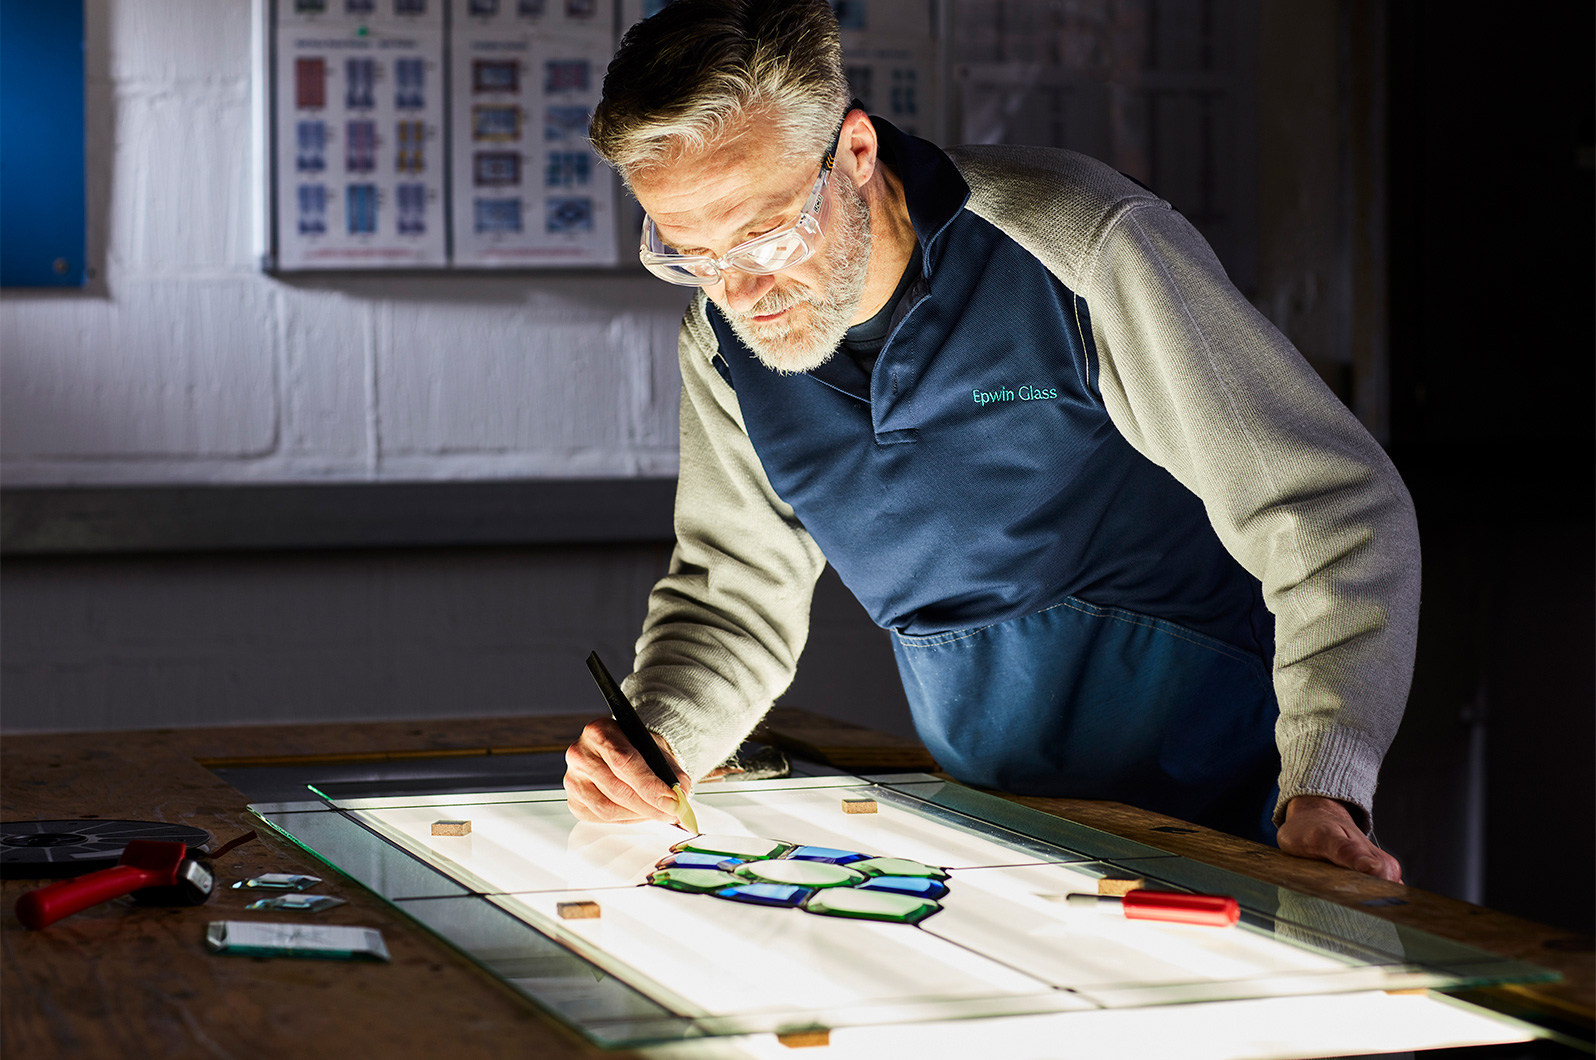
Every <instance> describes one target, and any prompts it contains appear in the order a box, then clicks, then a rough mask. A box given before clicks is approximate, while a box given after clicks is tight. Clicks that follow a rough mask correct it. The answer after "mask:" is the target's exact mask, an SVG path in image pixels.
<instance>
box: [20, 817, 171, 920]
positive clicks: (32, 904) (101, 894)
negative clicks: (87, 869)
mask: <svg viewBox="0 0 1596 1060" xmlns="http://www.w3.org/2000/svg"><path fill="white" fill-rule="evenodd" d="M187 854H188V847H187V846H185V845H184V844H182V843H170V842H166V841H164V840H159V839H134V840H131V841H129V843H128V845H127V847H126V848H125V849H124V850H123V851H122V858H121V860H120V861H119V862H118V863H117V864H116V865H113V866H112V867H110V868H108V869H101V870H100V871H99V872H91V873H89V874H88V875H86V876H79V877H78V878H77V879H75V880H63V881H62V882H60V883H54V884H51V885H50V886H48V887H41V888H40V889H39V890H37V891H28V892H27V893H26V894H24V895H23V896H22V897H20V898H18V899H17V919H18V920H20V921H22V923H23V924H25V925H26V926H28V927H30V928H33V929H34V930H38V929H39V928H43V927H48V926H49V925H51V924H53V923H55V922H56V921H57V920H60V919H61V918H62V917H68V916H71V915H72V914H73V913H81V912H82V911H83V910H85V909H87V908H89V907H90V906H92V905H99V904H100V903H101V902H109V901H110V900H111V899H113V898H120V897H122V895H124V894H132V893H133V892H134V891H139V890H143V889H144V888H146V887H171V886H174V885H175V884H176V883H177V870H178V867H179V866H181V865H182V864H183V858H184V857H186V856H187Z"/></svg>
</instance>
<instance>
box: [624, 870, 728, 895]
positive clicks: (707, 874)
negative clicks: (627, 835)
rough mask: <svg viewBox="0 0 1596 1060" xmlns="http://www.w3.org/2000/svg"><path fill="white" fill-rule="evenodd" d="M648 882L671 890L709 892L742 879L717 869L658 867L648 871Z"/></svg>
mask: <svg viewBox="0 0 1596 1060" xmlns="http://www.w3.org/2000/svg"><path fill="white" fill-rule="evenodd" d="M648 882H649V883H652V884H653V885H654V886H655V887H669V888H670V889H671V890H673V891H687V892H688V893H690V894H709V893H711V892H713V891H718V890H720V889H721V888H722V887H736V886H737V885H738V884H740V883H742V882H743V881H742V880H739V879H738V878H737V877H736V876H733V875H732V874H731V873H729V872H721V871H720V870H719V869H659V870H657V871H655V872H651V873H649V875H648Z"/></svg>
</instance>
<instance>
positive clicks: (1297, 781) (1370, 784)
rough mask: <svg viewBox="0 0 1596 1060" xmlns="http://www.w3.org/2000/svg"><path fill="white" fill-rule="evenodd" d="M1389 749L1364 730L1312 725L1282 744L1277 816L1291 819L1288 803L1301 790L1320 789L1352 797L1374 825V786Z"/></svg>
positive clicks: (1364, 824)
mask: <svg viewBox="0 0 1596 1060" xmlns="http://www.w3.org/2000/svg"><path fill="white" fill-rule="evenodd" d="M1383 757H1384V755H1383V754H1382V753H1381V752H1380V751H1379V750H1378V749H1377V748H1375V747H1374V746H1373V745H1372V744H1371V743H1370V742H1369V740H1368V739H1367V738H1366V737H1365V736H1363V734H1362V733H1359V732H1357V731H1356V730H1353V729H1343V728H1329V729H1322V730H1317V731H1310V732H1305V733H1303V734H1301V735H1300V736H1296V737H1294V738H1291V739H1289V740H1287V741H1286V742H1284V743H1282V744H1281V747H1280V798H1279V800H1278V801H1277V802H1276V803H1275V813H1274V822H1275V825H1276V826H1277V827H1278V826H1279V825H1281V824H1282V823H1284V821H1285V819H1286V804H1287V803H1288V802H1290V801H1291V800H1292V799H1294V798H1296V797H1297V796H1299V795H1318V796H1321V797H1323V798H1327V799H1336V800H1338V801H1340V802H1344V803H1347V804H1348V806H1349V807H1351V808H1352V809H1353V810H1354V813H1353V817H1354V819H1356V818H1357V817H1358V816H1360V813H1359V811H1361V816H1362V818H1363V820H1361V821H1356V820H1355V823H1357V824H1358V826H1359V827H1361V828H1362V829H1363V830H1364V832H1366V833H1367V832H1372V831H1374V789H1375V785H1376V783H1377V782H1378V780H1379V775H1380V761H1381V759H1382V758H1383Z"/></svg>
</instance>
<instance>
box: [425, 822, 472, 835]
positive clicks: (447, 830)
mask: <svg viewBox="0 0 1596 1060" xmlns="http://www.w3.org/2000/svg"><path fill="white" fill-rule="evenodd" d="M432 834H433V835H470V834H471V822H470V821H433V822H432Z"/></svg>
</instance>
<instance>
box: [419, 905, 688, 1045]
mask: <svg viewBox="0 0 1596 1060" xmlns="http://www.w3.org/2000/svg"><path fill="white" fill-rule="evenodd" d="M396 905H397V906H398V908H399V909H400V911H401V912H403V913H405V914H406V915H407V916H410V917H413V918H415V919H416V920H418V921H420V922H421V923H422V924H424V925H425V926H426V927H428V928H430V929H432V931H434V932H435V933H436V934H438V935H440V936H442V937H443V938H444V939H445V940H446V941H448V942H449V943H450V944H452V945H453V946H455V947H456V948H457V949H460V950H463V951H464V952H465V953H466V954H467V955H468V956H469V957H471V958H472V959H473V960H475V961H477V962H478V963H479V964H481V965H482V966H483V967H485V968H487V969H488V971H490V972H492V973H493V974H495V975H497V976H499V977H500V978H501V979H503V980H504V981H505V982H507V983H509V984H510V985H511V986H513V987H515V988H516V989H517V990H519V991H521V993H523V994H525V995H527V996H528V997H530V998H532V999H533V1000H534V1001H536V1002H537V1003H538V1004H540V1005H542V1006H543V1007H544V1008H546V1009H548V1010H549V1011H550V1012H552V1013H554V1014H555V1015H556V1016H559V1017H560V1018H561V1019H564V1020H566V1021H567V1022H569V1023H571V1024H573V1025H575V1026H577V1027H579V1028H582V1029H583V1030H584V1031H586V1032H587V1033H589V1034H590V1035H593V1036H595V1037H597V1038H598V1039H599V1040H600V1041H604V1042H606V1044H617V1045H618V1044H631V1043H634V1042H636V1041H640V1040H649V1039H669V1038H681V1037H684V1036H688V1035H691V1034H692V1033H693V1029H692V1025H691V1023H690V1022H689V1021H687V1020H685V1019H682V1018H680V1017H678V1016H676V1015H674V1014H673V1013H671V1012H669V1011H668V1010H666V1009H665V1008H663V1007H661V1006H660V1005H659V1004H657V1003H656V1002H653V1001H650V1000H649V999H648V998H647V997H644V996H643V995H642V994H640V993H639V992H638V991H636V990H634V989H633V988H632V987H630V986H628V985H627V984H626V983H624V982H622V981H620V980H619V979H616V978H614V977H613V976H609V975H605V974H604V973H603V972H601V971H599V970H598V969H597V968H595V967H594V966H593V965H592V964H590V963H588V962H587V961H585V960H583V959H582V958H581V957H578V956H577V955H575V954H573V953H572V952H571V951H570V950H568V949H566V948H565V947H563V946H561V945H560V944H559V943H557V942H555V941H554V940H553V939H550V938H548V937H547V936H545V935H542V934H539V933H538V932H537V931H535V930H533V929H532V928H531V927H530V926H528V925H527V924H526V923H524V922H523V921H521V920H520V919H518V918H516V917H514V916H511V915H510V914H509V913H506V912H505V911H504V910H503V909H500V908H498V907H497V906H495V905H493V904H492V903H490V902H487V901H484V900H483V899H480V898H471V897H468V898H427V899H409V900H401V901H399V902H397V903H396Z"/></svg>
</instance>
